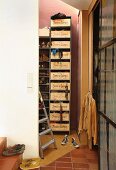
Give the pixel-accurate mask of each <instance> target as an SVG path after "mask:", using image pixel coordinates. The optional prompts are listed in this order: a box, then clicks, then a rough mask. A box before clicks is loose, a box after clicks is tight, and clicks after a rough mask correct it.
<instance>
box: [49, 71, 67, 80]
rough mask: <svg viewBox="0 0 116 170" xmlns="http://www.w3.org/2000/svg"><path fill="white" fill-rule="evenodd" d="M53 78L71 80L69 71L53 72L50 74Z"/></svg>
mask: <svg viewBox="0 0 116 170" xmlns="http://www.w3.org/2000/svg"><path fill="white" fill-rule="evenodd" d="M50 79H51V80H70V73H69V72H51V74H50Z"/></svg>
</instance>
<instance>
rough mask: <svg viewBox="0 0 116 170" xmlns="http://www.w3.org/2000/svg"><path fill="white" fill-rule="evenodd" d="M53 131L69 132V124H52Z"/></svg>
mask: <svg viewBox="0 0 116 170" xmlns="http://www.w3.org/2000/svg"><path fill="white" fill-rule="evenodd" d="M50 126H51V128H52V130H53V131H69V124H64V123H62V124H60V123H50Z"/></svg>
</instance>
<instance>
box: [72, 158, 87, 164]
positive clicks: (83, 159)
mask: <svg viewBox="0 0 116 170" xmlns="http://www.w3.org/2000/svg"><path fill="white" fill-rule="evenodd" d="M72 162H73V163H89V161H88V160H87V159H86V158H75V157H72Z"/></svg>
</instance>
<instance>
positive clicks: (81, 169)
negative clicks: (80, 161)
mask: <svg viewBox="0 0 116 170" xmlns="http://www.w3.org/2000/svg"><path fill="white" fill-rule="evenodd" d="M73 170H90V169H89V168H74V169H73Z"/></svg>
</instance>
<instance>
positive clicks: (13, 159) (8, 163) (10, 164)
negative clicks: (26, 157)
mask: <svg viewBox="0 0 116 170" xmlns="http://www.w3.org/2000/svg"><path fill="white" fill-rule="evenodd" d="M6 147H7V138H6V137H0V170H18V169H19V165H20V163H21V160H22V154H21V155H16V156H10V157H5V156H2V152H3V150H4V149H5V148H6Z"/></svg>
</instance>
